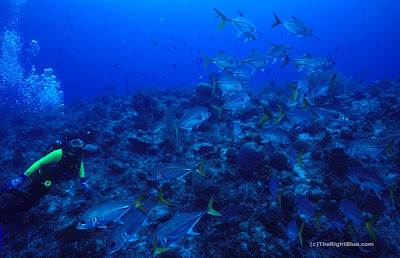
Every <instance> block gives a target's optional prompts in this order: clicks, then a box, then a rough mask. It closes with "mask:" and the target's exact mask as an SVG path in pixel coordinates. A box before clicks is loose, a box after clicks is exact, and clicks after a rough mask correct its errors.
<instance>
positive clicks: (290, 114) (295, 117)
mask: <svg viewBox="0 0 400 258" xmlns="http://www.w3.org/2000/svg"><path fill="white" fill-rule="evenodd" d="M285 114H286V117H287V118H288V119H289V120H290V122H291V123H292V124H293V125H294V126H296V127H303V126H308V125H309V124H310V123H311V118H312V117H311V114H310V113H309V112H307V111H305V110H302V109H294V110H290V111H287V112H286V113H285Z"/></svg>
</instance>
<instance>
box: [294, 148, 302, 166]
mask: <svg viewBox="0 0 400 258" xmlns="http://www.w3.org/2000/svg"><path fill="white" fill-rule="evenodd" d="M303 152H304V149H303V150H301V151H300V152H299V154H298V155H297V158H296V160H297V164H299V168H300V169H301V156H302V155H303Z"/></svg>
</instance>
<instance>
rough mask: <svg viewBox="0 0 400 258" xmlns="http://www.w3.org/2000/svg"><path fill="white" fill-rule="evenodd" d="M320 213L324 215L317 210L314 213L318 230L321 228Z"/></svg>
mask: <svg viewBox="0 0 400 258" xmlns="http://www.w3.org/2000/svg"><path fill="white" fill-rule="evenodd" d="M322 215H324V214H322V212H318V213H317V214H316V215H315V220H316V222H317V227H318V230H321V225H320V223H319V219H320V218H321V217H322Z"/></svg>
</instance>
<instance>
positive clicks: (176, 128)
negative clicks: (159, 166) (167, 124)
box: [172, 123, 179, 144]
mask: <svg viewBox="0 0 400 258" xmlns="http://www.w3.org/2000/svg"><path fill="white" fill-rule="evenodd" d="M172 126H173V127H174V129H175V135H176V144H178V143H179V140H178V139H179V137H178V136H179V135H178V130H179V128H178V127H177V126H176V125H175V124H174V123H172Z"/></svg>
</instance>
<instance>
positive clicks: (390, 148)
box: [387, 138, 396, 161]
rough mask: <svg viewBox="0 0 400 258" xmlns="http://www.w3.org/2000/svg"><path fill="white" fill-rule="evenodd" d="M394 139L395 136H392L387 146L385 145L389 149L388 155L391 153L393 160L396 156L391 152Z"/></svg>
mask: <svg viewBox="0 0 400 258" xmlns="http://www.w3.org/2000/svg"><path fill="white" fill-rule="evenodd" d="M395 140H396V138H393V139H392V140H391V141H390V143H389V144H388V146H387V150H388V151H389V153H390V155H392V157H393V159H394V161H396V157H395V156H394V153H393V145H394V141H395Z"/></svg>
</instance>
